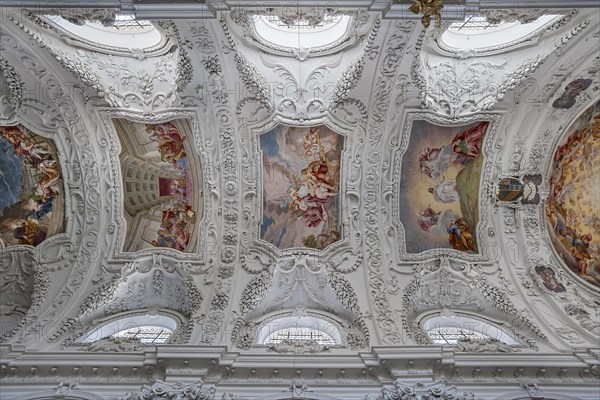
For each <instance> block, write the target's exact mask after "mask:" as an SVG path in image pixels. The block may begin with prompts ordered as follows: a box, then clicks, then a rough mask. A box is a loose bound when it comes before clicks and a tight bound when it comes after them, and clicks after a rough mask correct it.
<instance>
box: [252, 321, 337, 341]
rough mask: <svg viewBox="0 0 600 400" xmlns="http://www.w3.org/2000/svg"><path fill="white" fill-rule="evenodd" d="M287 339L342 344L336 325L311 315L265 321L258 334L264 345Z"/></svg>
mask: <svg viewBox="0 0 600 400" xmlns="http://www.w3.org/2000/svg"><path fill="white" fill-rule="evenodd" d="M289 341H292V342H300V341H311V342H316V343H318V344H321V345H325V346H336V345H341V344H342V338H341V335H340V331H339V329H338V327H337V326H335V325H334V324H333V323H330V322H327V321H325V320H323V319H320V318H316V317H312V316H306V317H302V318H297V317H283V318H277V319H274V320H272V321H270V322H268V323H266V324H265V325H264V326H263V327H262V329H261V330H260V333H259V335H258V343H259V344H264V345H274V344H280V343H283V342H289Z"/></svg>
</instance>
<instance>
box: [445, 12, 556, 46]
mask: <svg viewBox="0 0 600 400" xmlns="http://www.w3.org/2000/svg"><path fill="white" fill-rule="evenodd" d="M561 18H563V16H562V15H557V14H545V15H541V16H540V17H539V18H537V19H536V20H534V21H531V22H524V23H521V22H519V21H512V22H507V21H493V20H492V21H490V20H488V18H487V17H486V16H484V15H478V14H474V15H466V16H465V20H464V21H460V22H455V23H453V24H451V25H450V26H449V27H448V28H447V29H445V30H444V31H443V32H441V33H440V34H439V35H438V36H437V38H436V40H435V41H436V43H437V45H438V46H439V49H440V50H442V52H447V53H450V54H453V53H455V54H456V53H463V54H464V53H469V54H471V55H489V54H499V53H504V52H507V51H511V50H514V49H516V48H519V47H524V46H531V45H534V44H535V43H537V39H538V38H539V37H540V36H541V35H542V34H543V33H544V31H546V30H547V29H548V27H549V26H550V25H552V24H553V23H555V22H557V21H559V20H560V19H561Z"/></svg>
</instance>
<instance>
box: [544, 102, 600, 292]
mask: <svg viewBox="0 0 600 400" xmlns="http://www.w3.org/2000/svg"><path fill="white" fill-rule="evenodd" d="M598 177H600V102H598V103H596V105H595V106H593V107H591V108H589V109H588V110H586V111H585V112H584V113H583V114H582V115H581V117H579V118H578V119H577V120H576V121H575V122H574V123H573V124H572V125H571V127H570V128H569V130H568V135H567V137H566V138H564V139H563V140H562V141H561V142H560V143H559V146H558V149H557V150H556V153H555V154H554V158H553V162H552V169H551V173H550V194H549V195H548V200H547V202H546V217H547V224H548V232H549V234H550V239H551V240H552V243H553V245H554V248H555V249H556V251H557V252H558V254H559V255H560V257H561V258H562V259H563V260H564V261H565V263H566V264H567V266H568V267H569V268H570V269H571V270H572V271H574V272H575V273H577V274H578V275H580V276H581V277H582V278H584V279H585V280H586V281H588V282H591V283H593V284H595V285H597V286H600V209H599V207H598V199H599V198H600V185H599V184H598V179H599V178H598Z"/></svg>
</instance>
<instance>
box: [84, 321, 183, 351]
mask: <svg viewBox="0 0 600 400" xmlns="http://www.w3.org/2000/svg"><path fill="white" fill-rule="evenodd" d="M178 326H179V323H178V321H177V320H176V319H175V318H174V317H170V316H166V315H134V316H128V317H123V318H117V319H111V320H109V321H105V322H104V323H102V324H101V325H100V326H99V327H97V328H95V329H92V330H91V331H90V332H88V333H87V334H86V335H84V336H83V337H82V338H81V340H80V341H81V342H82V343H93V342H95V341H97V340H100V339H103V338H106V337H111V336H112V337H119V338H128V339H137V340H139V341H140V342H141V343H144V344H163V343H166V342H168V340H169V338H170V337H171V336H172V335H173V332H175V331H176V330H177V327H178Z"/></svg>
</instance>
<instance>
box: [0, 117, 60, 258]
mask: <svg viewBox="0 0 600 400" xmlns="http://www.w3.org/2000/svg"><path fill="white" fill-rule="evenodd" d="M0 134H1V135H0V240H2V241H4V243H5V244H6V245H8V246H10V245H17V244H22V245H30V246H37V245H39V244H40V243H42V242H43V241H44V240H46V239H47V238H49V237H51V236H53V235H55V234H57V233H62V232H63V231H64V192H63V181H62V174H61V169H60V165H59V163H58V156H57V153H56V149H55V147H54V144H53V143H52V141H51V140H49V139H45V138H43V137H41V136H38V135H36V134H33V133H31V132H28V131H26V130H25V129H21V128H19V127H16V126H8V127H0Z"/></svg>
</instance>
